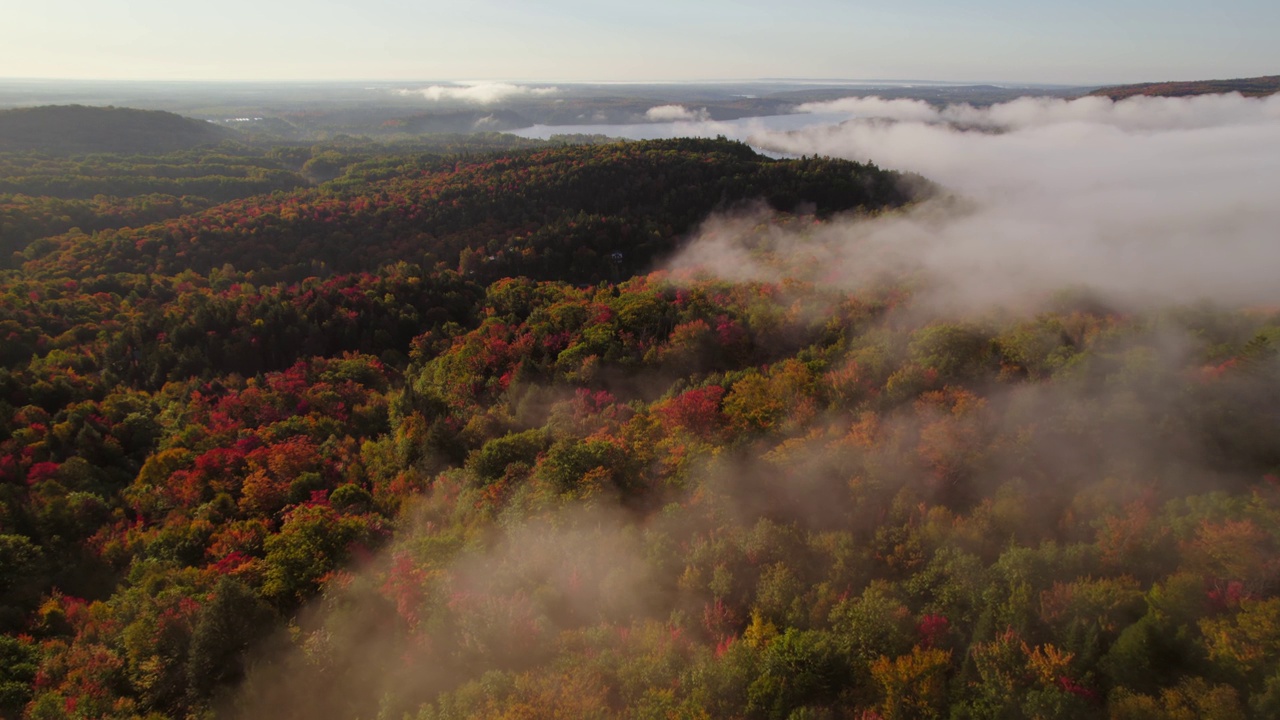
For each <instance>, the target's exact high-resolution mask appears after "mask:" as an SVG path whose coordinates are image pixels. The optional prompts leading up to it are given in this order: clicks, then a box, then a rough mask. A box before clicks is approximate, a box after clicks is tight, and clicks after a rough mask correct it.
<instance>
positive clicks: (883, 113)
mask: <svg viewBox="0 0 1280 720" xmlns="http://www.w3.org/2000/svg"><path fill="white" fill-rule="evenodd" d="M796 109H797V110H798V111H799V112H806V113H833V112H834V113H849V114H851V115H854V116H857V117H860V118H872V119H884V120H899V121H915V122H935V123H952V124H956V125H960V126H962V127H977V128H988V129H995V130H1017V129H1026V128H1033V127H1044V126H1048V125H1060V124H1064V123H1083V124H1091V125H1105V126H1109V127H1116V128H1122V129H1125V130H1152V131H1165V130H1178V129H1182V130H1186V129H1202V128H1213V127H1222V126H1227V125H1248V124H1253V123H1259V122H1263V123H1266V122H1277V121H1280V95H1273V96H1271V97H1270V98H1266V99H1263V100H1258V99H1254V98H1245V97H1243V96H1241V95H1240V94H1239V93H1231V94H1228V95H1200V96H1196V97H1190V98H1166V97H1145V96H1135V97H1131V98H1127V99H1124V100H1121V101H1119V102H1116V101H1112V100H1111V99H1110V98H1105V97H1082V98H1077V99H1075V100H1063V99H1060V98H1046V97H1023V98H1018V99H1017V100H1013V101H1011V102H1007V103H1000V104H998V105H991V106H989V107H974V106H973V105H969V104H967V103H964V104H958V105H947V106H946V107H942V108H938V107H935V106H933V105H930V104H929V103H927V102H925V101H923V100H885V99H883V98H879V97H851V98H844V99H841V100H833V101H831V102H818V103H806V104H804V105H800V106H798V107H797V108H796Z"/></svg>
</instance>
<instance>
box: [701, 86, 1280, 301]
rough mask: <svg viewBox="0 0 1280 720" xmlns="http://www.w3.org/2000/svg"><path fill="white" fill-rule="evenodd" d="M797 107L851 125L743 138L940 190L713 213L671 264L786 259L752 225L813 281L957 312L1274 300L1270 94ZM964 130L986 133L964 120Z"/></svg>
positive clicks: (1276, 156) (734, 264)
mask: <svg viewBox="0 0 1280 720" xmlns="http://www.w3.org/2000/svg"><path fill="white" fill-rule="evenodd" d="M809 109H810V110H815V111H816V110H818V109H821V110H823V111H830V112H838V111H844V112H850V113H856V114H859V115H861V116H862V119H856V120H852V121H849V122H846V123H844V124H841V125H838V126H823V127H813V128H806V129H802V130H798V131H793V132H768V131H765V132H760V133H756V134H755V135H754V136H753V138H752V142H753V143H755V144H756V145H758V146H763V147H765V148H768V149H770V150H774V151H779V152H785V153H792V154H796V155H802V154H807V155H814V154H818V155H830V156H836V157H843V158H848V159H852V160H859V161H871V162H874V163H876V164H878V165H880V166H882V167H887V168H893V169H898V170H908V171H914V172H918V173H920V174H922V175H924V176H926V177H928V178H930V179H931V180H934V181H936V182H939V183H941V184H942V185H943V186H944V187H945V188H946V189H947V190H948V191H949V192H950V193H951V196H950V197H948V198H946V199H943V200H934V201H931V202H928V203H925V204H924V205H922V206H919V207H917V208H914V209H912V210H910V211H907V212H902V213H897V214H891V215H886V216H883V217H879V218H874V219H844V220H839V221H836V222H834V223H830V224H827V225H822V226H817V227H805V228H804V229H803V230H799V229H795V228H794V227H781V228H771V229H769V230H767V231H762V230H761V228H762V227H763V226H768V224H769V222H770V220H769V218H766V217H760V216H755V217H750V218H745V219H743V218H728V219H726V218H718V219H715V220H713V221H711V222H710V223H708V225H707V227H706V230H705V232H704V233H703V235H702V237H701V238H700V239H699V240H698V241H696V242H694V243H693V244H692V245H691V246H690V247H689V249H688V251H687V252H686V253H685V255H683V256H682V257H680V258H678V259H677V261H676V265H677V266H686V267H687V266H691V265H703V266H705V267H707V268H709V269H711V270H712V271H714V272H718V273H721V274H725V275H728V276H731V277H736V278H742V277H744V276H745V277H771V276H776V275H777V274H779V273H785V272H791V271H793V270H794V268H778V267H776V266H775V265H771V264H768V263H765V264H761V262H760V260H759V258H760V256H761V255H760V253H759V248H760V247H761V242H762V233H763V236H764V240H763V242H764V244H765V245H766V246H767V247H770V248H773V249H774V250H775V252H774V253H773V254H772V255H773V257H775V258H776V257H783V258H793V259H807V260H806V262H808V265H807V266H806V267H808V268H809V270H810V271H811V274H814V279H816V280H821V281H825V282H829V283H833V284H837V285H842V286H853V287H856V286H859V285H862V284H865V283H868V282H871V281H873V280H876V279H881V278H883V277H884V276H885V275H886V274H890V275H894V276H895V277H899V278H903V277H906V278H910V280H911V282H912V283H913V284H916V285H918V286H919V287H921V288H927V289H928V293H929V298H930V299H932V300H933V301H934V302H937V303H941V304H943V305H946V306H951V307H955V308H957V309H961V310H971V309H974V308H982V307H991V306H993V305H999V306H1004V307H1013V308H1025V309H1035V308H1036V307H1037V305H1036V302H1035V300H1036V299H1037V298H1045V297H1048V296H1049V295H1051V294H1053V293H1054V292H1056V291H1058V290H1061V289H1064V288H1080V287H1087V288H1090V289H1092V290H1094V291H1096V292H1099V293H1101V294H1103V295H1105V296H1106V297H1107V298H1108V299H1110V300H1111V301H1114V302H1118V303H1129V304H1133V305H1149V304H1156V303H1190V302H1195V301H1199V300H1209V301H1214V302H1218V303H1225V304H1267V305H1273V304H1280V283H1277V282H1276V281H1275V268H1276V267H1277V266H1280V246H1278V245H1277V239H1278V238H1277V228H1280V203H1277V202H1276V200H1275V188H1277V187H1280V112H1278V111H1280V98H1272V99H1267V100H1255V99H1245V98H1242V97H1240V96H1238V95H1226V96H1206V97H1197V98H1189V99H1171V98H1135V99H1130V100H1123V101H1120V102H1112V101H1111V100H1109V99H1106V98H1089V99H1087V100H1076V101H1070V102H1067V101H1060V100H1040V99H1028V100H1019V101H1015V102H1012V103H1005V104H1003V105H997V106H993V107H991V108H985V109H978V108H973V107H971V106H967V105H962V106H950V107H946V108H941V109H934V108H931V107H929V106H927V105H926V104H924V103H919V102H915V101H908V100H902V101H899V100H894V101H886V100H881V99H879V98H866V99H864V98H852V99H848V100H840V101H836V102H835V103H825V104H823V105H822V106H809ZM952 123H955V124H952ZM956 125H960V126H961V127H957V126H956ZM974 126H977V127H983V128H988V129H984V130H982V131H974V130H972V129H968V130H966V129H964V128H965V127H970V128H971V127H974ZM709 259H711V260H712V261H710V262H709V261H708V260H709Z"/></svg>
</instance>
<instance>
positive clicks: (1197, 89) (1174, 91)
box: [1089, 75, 1280, 100]
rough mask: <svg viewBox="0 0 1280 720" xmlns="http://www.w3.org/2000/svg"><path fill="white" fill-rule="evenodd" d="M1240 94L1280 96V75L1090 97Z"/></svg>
mask: <svg viewBox="0 0 1280 720" xmlns="http://www.w3.org/2000/svg"><path fill="white" fill-rule="evenodd" d="M1229 92H1238V93H1240V94H1241V95H1245V96H1248V97H1263V96H1266V95H1272V94H1275V93H1277V92H1280V75H1266V76H1263V77H1255V78H1237V79H1235V80H1193V81H1190V82H1161V83H1139V84H1137V85H1116V86H1114V87H1105V88H1099V89H1097V90H1094V91H1093V92H1091V93H1089V94H1090V95H1105V96H1106V97H1109V98H1111V99H1112V100H1120V99H1123V98H1127V97H1133V96H1134V95H1159V96H1163V97H1187V96H1190V95H1214V94H1218V93H1229Z"/></svg>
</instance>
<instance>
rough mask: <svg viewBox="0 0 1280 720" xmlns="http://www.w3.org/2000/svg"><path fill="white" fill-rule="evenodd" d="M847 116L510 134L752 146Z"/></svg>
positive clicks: (542, 128)
mask: <svg viewBox="0 0 1280 720" xmlns="http://www.w3.org/2000/svg"><path fill="white" fill-rule="evenodd" d="M852 117H854V116H853V115H851V114H849V113H795V114H792V115H761V116H758V117H746V118H739V119H738V120H696V121H680V122H654V123H637V124H634V125H534V126H532V127H527V128H522V129H520V130H511V131H509V132H511V134H513V135H519V136H520V137H526V138H537V139H541V140H546V139H548V138H550V137H551V136H552V135H573V134H579V133H581V134H584V135H608V136H610V137H618V138H626V139H627V140H660V139H664V138H676V137H716V136H717V135H723V136H725V137H727V138H729V139H731V140H741V141H743V142H746V143H752V139H753V138H754V137H755V136H757V135H759V134H760V133H762V132H765V131H772V132H786V131H788V130H800V129H803V128H807V127H814V126H820V125H837V124H839V123H842V122H844V121H845V120H849V119H851V118H852Z"/></svg>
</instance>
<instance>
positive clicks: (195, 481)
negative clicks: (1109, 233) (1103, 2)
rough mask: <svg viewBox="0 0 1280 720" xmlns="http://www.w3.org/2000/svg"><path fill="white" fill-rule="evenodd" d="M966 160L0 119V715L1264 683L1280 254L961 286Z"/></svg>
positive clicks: (1212, 687)
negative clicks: (1234, 290)
mask: <svg viewBox="0 0 1280 720" xmlns="http://www.w3.org/2000/svg"><path fill="white" fill-rule="evenodd" d="M857 132H859V131H858V130H857V129H856V128H855V129H853V130H849V129H845V130H844V131H833V132H832V133H830V134H829V135H827V136H809V137H792V138H790V141H791V142H793V143H795V144H796V146H797V147H801V146H803V147H805V148H806V149H808V148H816V146H817V145H818V144H820V143H822V142H830V143H835V142H846V141H848V140H849V138H850V137H852V138H853V140H857V141H860V140H862V139H863V137H862V136H860V135H856V133H857ZM842 133H848V134H842ZM917 137H923V136H917ZM775 141H777V142H781V140H776V139H775ZM803 143H810V145H803ZM853 147H859V146H856V145H854V146H853ZM884 147H885V148H886V149H887V150H888V151H896V150H897V146H896V145H886V146H884ZM826 149H829V147H828V148H826ZM973 157H980V156H979V155H976V154H975V155H974V156H973ZM973 170H974V172H975V173H979V175H980V176H981V177H989V176H986V175H981V173H983V172H988V171H989V170H990V168H989V166H985V167H979V166H978V165H977V164H975V166H974V168H973ZM6 183H7V184H6ZM974 187H977V189H978V190H981V189H982V187H983V186H974ZM961 189H962V190H973V187H963V188H961ZM954 190H955V188H952V187H948V188H945V189H944V188H942V187H939V186H936V185H933V184H932V183H931V182H930V181H929V180H926V179H924V178H922V177H920V176H917V175H912V174H909V173H901V172H895V171H892V170H886V169H881V168H879V167H877V166H876V165H873V164H869V163H860V162H854V161H850V160H839V159H833V158H831V157H829V156H827V155H826V154H825V153H824V155H823V156H820V157H810V156H805V157H799V158H794V159H786V160H774V159H770V158H766V157H764V156H761V155H758V154H757V153H756V152H754V151H753V150H752V149H751V148H750V147H749V146H747V145H745V144H742V143H736V142H732V141H727V140H723V139H720V140H692V139H686V140H672V141H653V142H645V143H608V144H593V145H568V146H566V145H562V144H553V143H542V142H537V141H523V140H519V139H514V138H511V137H509V136H506V137H503V136H478V137H471V138H468V139H463V138H456V137H455V138H451V139H448V140H440V141H439V142H438V143H436V144H435V145H433V146H431V147H427V146H426V144H425V141H424V145H421V146H417V147H408V148H406V147H399V148H397V147H388V146H375V145H373V144H370V143H365V142H356V141H351V142H329V143H324V144H319V145H316V146H301V145H277V146H270V147H265V146H249V145H222V146H219V147H215V148H205V149H197V150H189V151H182V152H172V153H168V154H151V155H110V154H107V155H101V154H100V155H93V156H79V155H70V156H63V157H56V158H54V157H45V156H37V155H36V154H33V152H31V151H24V152H21V153H7V154H0V192H3V193H5V194H4V195H0V245H2V246H3V250H4V252H5V254H6V258H5V260H6V262H7V263H8V264H7V265H6V266H5V268H6V269H3V270H0V338H3V343H0V633H2V634H0V716H4V717H30V718H41V719H43V718H68V717H70V718H139V717H141V718H168V717H180V718H212V717H233V718H235V717H243V718H261V717H280V718H293V717H296V718H379V719H382V718H387V719H392V720H400V718H410V719H413V720H426V719H431V720H435V719H443V718H472V717H474V718H493V717H505V718H526V717H527V718H537V717H574V718H578V717H590V718H606V717H637V718H658V717H661V718H672V717H689V718H699V717H708V718H709V717H747V718H782V719H785V718H862V719H863V720H866V719H869V718H883V719H885V720H888V719H897V718H930V717H954V718H1086V717H1114V718H1139V717H1143V718H1145V717H1170V718H1174V717H1224V718H1225V717H1232V718H1234V717H1256V718H1270V717H1274V716H1275V715H1276V714H1277V713H1278V712H1280V563H1277V561H1276V560H1275V556H1276V550H1277V546H1278V544H1280V445H1277V443H1276V438H1277V437H1280V414H1277V412H1276V408H1277V407H1280V354H1278V353H1277V349H1276V344H1277V343H1278V342H1280V312H1278V311H1277V310H1276V305H1275V303H1274V296H1272V298H1271V301H1270V302H1269V303H1268V302H1264V301H1263V300H1264V299H1263V298H1258V297H1254V296H1250V297H1249V300H1250V302H1248V303H1243V302H1232V301H1230V296H1229V295H1227V296H1217V297H1215V296H1213V295H1212V294H1209V295H1207V296H1202V297H1196V298H1186V299H1185V301H1180V302H1168V301H1165V300H1163V299H1161V300H1160V301H1151V300H1150V298H1146V297H1144V300H1143V301H1142V302H1138V301H1135V300H1134V298H1133V297H1132V296H1126V295H1124V294H1122V293H1116V292H1113V289H1114V288H1113V286H1111V285H1108V284H1106V283H1102V284H1099V285H1098V286H1096V287H1085V286H1082V285H1074V286H1072V285H1069V284H1063V286H1061V287H1059V286H1057V285H1052V284H1050V283H1041V284H1040V285H1041V286H1040V287H1036V288H1033V289H1034V291H1035V292H1031V290H1028V289H1027V288H1026V285H1025V284H1024V285H1019V284H1018V283H1017V282H1012V281H1011V284H1012V285H1013V286H1014V287H1015V288H1017V290H1018V291H1017V292H1016V293H1015V292H1004V293H996V294H993V295H991V296H990V297H994V298H997V300H998V301H996V302H985V303H978V304H974V303H962V302H958V301H955V300H954V298H956V297H960V296H959V295H955V294H951V295H948V294H947V292H946V291H947V290H948V287H947V283H948V281H949V280H951V279H953V277H954V275H955V274H952V275H948V274H946V273H940V272H938V268H939V267H940V266H939V265H927V264H926V265H924V266H922V265H919V264H912V263H909V262H907V263H904V262H901V259H902V257H903V256H904V255H905V256H908V257H909V256H910V255H911V254H912V253H913V252H915V251H921V252H923V250H924V249H926V248H927V249H937V248H938V247H939V246H938V245H921V244H918V241H917V239H916V238H917V237H918V234H920V233H927V232H928V231H931V230H937V229H938V228H941V229H942V231H940V232H938V233H937V234H936V237H939V238H942V239H944V240H946V241H948V242H953V243H954V244H953V249H956V248H959V249H961V250H964V249H972V248H973V247H976V246H975V245H972V244H967V242H968V240H967V238H968V236H965V235H963V234H961V232H960V230H962V229H964V228H966V227H968V228H969V229H972V228H975V227H980V228H984V229H987V228H991V227H997V228H998V227H999V226H998V225H993V224H985V225H983V224H972V225H968V226H965V225H964V222H965V221H966V220H965V219H966V218H974V217H977V218H979V219H983V218H986V217H988V215H984V214H983V210H982V209H981V208H978V209H976V210H975V208H974V207H973V205H972V203H981V202H982V201H984V200H986V199H987V198H985V197H983V196H982V195H981V193H979V192H977V190H974V191H973V192H970V193H969V194H968V195H967V196H960V197H955V196H952V195H950V194H948V191H954ZM1024 197H1030V196H1029V195H1024ZM939 217H940V218H942V219H941V220H937V218H939ZM1250 217H1252V216H1250ZM1259 217H1263V218H1265V216H1259ZM957 218H959V219H958V220H957ZM1247 219H1248V218H1246V219H1244V220H1241V223H1244V222H1245V221H1246V220H1247ZM935 220H936V221H937V222H940V223H942V224H941V225H939V224H930V223H935ZM886 228H888V229H889V230H891V232H889V231H885V229H886ZM904 228H907V229H909V230H911V232H914V233H917V234H916V235H913V234H911V233H908V232H905V231H904ZM922 228H923V230H922ZM957 228H959V229H957ZM1246 235H1247V234H1246ZM1246 235H1242V237H1244V236H1246ZM1247 236H1248V237H1252V236H1251V235H1247ZM868 239H870V240H868ZM992 246H994V247H997V248H999V247H1011V246H1008V245H999V244H998V243H997V244H994V245H983V246H982V247H992ZM1087 247H1094V246H1087ZM952 257H959V255H958V254H957V255H953V256H952ZM958 267H965V266H964V265H959V266H958ZM1017 267H1023V268H1025V267H1031V266H1029V265H1019V266H1017ZM1082 267H1089V266H1088V265H1083V266H1082ZM1053 277H1054V278H1055V279H1057V278H1062V277H1065V276H1064V275H1059V276H1053ZM1160 277H1165V276H1160ZM1014 280H1016V278H1015V279H1014ZM984 297H987V296H984ZM1222 297H1227V298H1228V299H1227V300H1221V298H1222ZM940 298H941V300H940Z"/></svg>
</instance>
